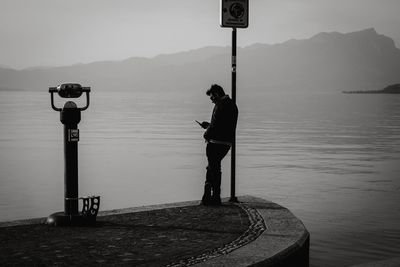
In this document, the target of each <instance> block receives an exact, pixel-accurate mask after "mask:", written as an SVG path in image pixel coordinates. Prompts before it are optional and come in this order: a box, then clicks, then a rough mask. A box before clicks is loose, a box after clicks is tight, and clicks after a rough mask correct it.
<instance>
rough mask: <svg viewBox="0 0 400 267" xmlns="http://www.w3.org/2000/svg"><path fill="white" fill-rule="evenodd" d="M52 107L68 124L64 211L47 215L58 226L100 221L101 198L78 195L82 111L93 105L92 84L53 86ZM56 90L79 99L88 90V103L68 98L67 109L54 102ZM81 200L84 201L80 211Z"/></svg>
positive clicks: (65, 143) (65, 144)
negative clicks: (97, 217) (91, 98)
mask: <svg viewBox="0 0 400 267" xmlns="http://www.w3.org/2000/svg"><path fill="white" fill-rule="evenodd" d="M49 93H50V97H51V107H52V108H53V109H54V110H55V111H59V112H60V120H61V122H62V124H64V162H65V172H64V212H56V213H53V214H51V215H50V216H49V217H48V218H47V223H48V224H50V225H55V226H69V225H88V224H94V223H95V222H96V216H97V212H98V210H99V207H100V197H99V196H91V197H78V141H79V129H78V123H79V122H80V120H81V111H83V110H86V109H87V108H88V107H89V93H90V87H82V86H81V85H80V84H77V83H67V84H61V85H59V86H58V87H50V88H49ZM54 93H58V95H59V96H60V97H62V98H79V97H80V96H81V95H82V94H83V93H86V105H85V106H84V107H81V108H78V107H77V105H76V104H75V102H73V101H67V102H66V103H65V104H64V107H63V108H57V107H56V106H55V105H54ZM79 199H81V200H82V201H83V204H82V211H81V212H79V211H78V209H79Z"/></svg>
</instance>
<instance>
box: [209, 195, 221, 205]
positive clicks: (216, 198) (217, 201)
mask: <svg viewBox="0 0 400 267" xmlns="http://www.w3.org/2000/svg"><path fill="white" fill-rule="evenodd" d="M211 203H212V204H211V205H213V206H221V205H222V201H221V197H220V196H212V197H211Z"/></svg>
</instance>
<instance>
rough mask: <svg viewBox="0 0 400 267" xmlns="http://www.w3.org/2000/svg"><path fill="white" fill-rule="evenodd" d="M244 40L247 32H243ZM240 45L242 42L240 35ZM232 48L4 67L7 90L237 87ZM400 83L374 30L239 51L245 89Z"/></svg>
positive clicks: (387, 44)
mask: <svg viewBox="0 0 400 267" xmlns="http://www.w3.org/2000/svg"><path fill="white" fill-rule="evenodd" d="M239 34H240V32H239ZM239 38H240V36H239ZM230 53H231V50H230V47H205V48H200V49H196V50H191V51H186V52H181V53H175V54H169V55H160V56H157V57H154V58H139V57H133V58H129V59H126V60H124V61H103V62H94V63H90V64H78V65H72V66H65V67H54V68H51V67H46V68H30V69H25V70H12V69H8V68H0V89H1V88H15V89H30V90H47V88H48V87H49V86H54V85H57V84H60V83H62V82H78V83H81V84H83V85H85V86H91V87H92V88H93V89H94V90H110V91H114V90H131V91H135V90H178V91H183V92H184V91H190V90H198V88H205V87H207V86H209V85H210V83H214V82H216V83H221V84H223V85H226V86H228V85H229V84H230V64H231V62H230V60H231V59H230ZM395 83H400V49H398V48H397V47H396V46H395V44H394V41H393V40H392V39H391V38H389V37H386V36H384V35H380V34H378V33H377V32H376V31H375V30H374V29H366V30H362V31H358V32H352V33H346V34H342V33H338V32H332V33H319V34H317V35H315V36H313V37H311V38H309V39H305V40H289V41H287V42H284V43H281V44H275V45H268V44H255V45H251V46H247V47H244V48H239V49H238V87H246V88H247V89H248V90H318V91H321V90H322V91H339V92H340V91H346V90H347V91H350V90H360V89H363V90H364V89H365V90H374V89H376V88H383V87H384V86H386V85H387V84H395Z"/></svg>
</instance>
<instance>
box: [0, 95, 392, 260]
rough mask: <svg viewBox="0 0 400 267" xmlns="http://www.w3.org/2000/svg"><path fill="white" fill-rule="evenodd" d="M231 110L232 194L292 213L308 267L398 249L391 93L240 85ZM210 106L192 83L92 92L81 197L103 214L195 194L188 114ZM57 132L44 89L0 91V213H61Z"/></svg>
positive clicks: (198, 154)
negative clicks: (187, 88)
mask: <svg viewBox="0 0 400 267" xmlns="http://www.w3.org/2000/svg"><path fill="white" fill-rule="evenodd" d="M79 103H80V104H81V105H83V104H82V103H83V101H79ZM57 105H58V106H61V105H62V101H61V100H60V99H58V100H57ZM238 106H239V109H240V114H239V123H238V131H237V195H246V194H248V195H254V196H259V197H263V198H266V199H269V200H271V201H274V202H276V203H279V204H281V205H283V206H285V207H287V208H289V209H290V210H291V211H292V212H293V213H294V214H295V215H296V216H297V217H298V218H300V219H301V220H302V221H303V222H304V224H305V226H306V227H307V229H308V230H309V231H310V233H311V252H310V257H311V259H310V260H311V266H349V265H352V264H358V263H363V262H368V261H373V260H380V259H386V258H391V257H395V256H398V255H400V223H399V222H400V205H399V203H400V96H399V95H345V94H340V93H281V92H267V91H264V92H258V93H254V94H248V93H246V94H245V93H243V92H242V91H239V92H238ZM212 107H213V106H212V104H211V103H210V101H209V99H208V98H207V96H206V95H205V94H204V92H202V91H201V90H200V92H198V93H193V92H191V93H188V94H182V93H181V94H177V93H171V92H167V91H164V92H157V93H154V92H153V93H152V92H148V93H144V92H140V93H135V92H114V93H109V92H96V90H93V91H92V93H91V106H90V107H89V109H88V110H87V111H85V112H83V113H82V121H81V123H80V124H79V129H80V135H81V136H80V142H79V191H80V195H81V196H85V195H93V194H98V195H100V196H101V201H102V203H101V209H102V210H107V209H114V208H124V207H132V206H141V205H149V204H157V203H169V202H176V201H186V200H195V199H200V198H201V195H202V187H203V182H204V175H205V166H206V159H205V151H204V150H205V144H204V141H203V140H202V133H203V130H202V129H201V128H200V127H198V125H196V124H195V122H194V120H200V121H202V120H209V118H210V115H211V110H212ZM62 129H63V128H62V124H61V123H60V121H59V113H58V112H55V111H53V110H52V109H51V107H50V96H49V93H48V92H47V91H46V90H44V91H43V92H10V91H2V92H0V151H1V153H0V170H1V171H0V221H7V220H14V219H23V218H31V217H42V216H48V215H49V214H50V213H53V212H55V211H61V210H63V190H64V181H63V168H64V166H63V164H64V162H63V143H62ZM229 157H230V156H229V154H228V156H227V158H226V159H225V160H224V163H223V184H222V187H223V190H222V191H223V192H222V193H223V195H224V196H229V192H230V191H229V177H230V168H229V166H230V158H229Z"/></svg>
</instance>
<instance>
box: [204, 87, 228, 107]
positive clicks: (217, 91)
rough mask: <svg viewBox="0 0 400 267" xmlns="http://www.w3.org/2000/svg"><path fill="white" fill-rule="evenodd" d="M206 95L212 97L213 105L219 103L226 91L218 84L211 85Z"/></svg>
mask: <svg viewBox="0 0 400 267" xmlns="http://www.w3.org/2000/svg"><path fill="white" fill-rule="evenodd" d="M206 94H207V95H208V96H210V99H211V101H212V102H213V103H216V102H218V101H219V100H220V99H221V98H222V97H223V96H224V95H225V92H224V89H222V87H221V86H219V85H218V84H213V85H211V87H210V89H208V90H207V92H206Z"/></svg>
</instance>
